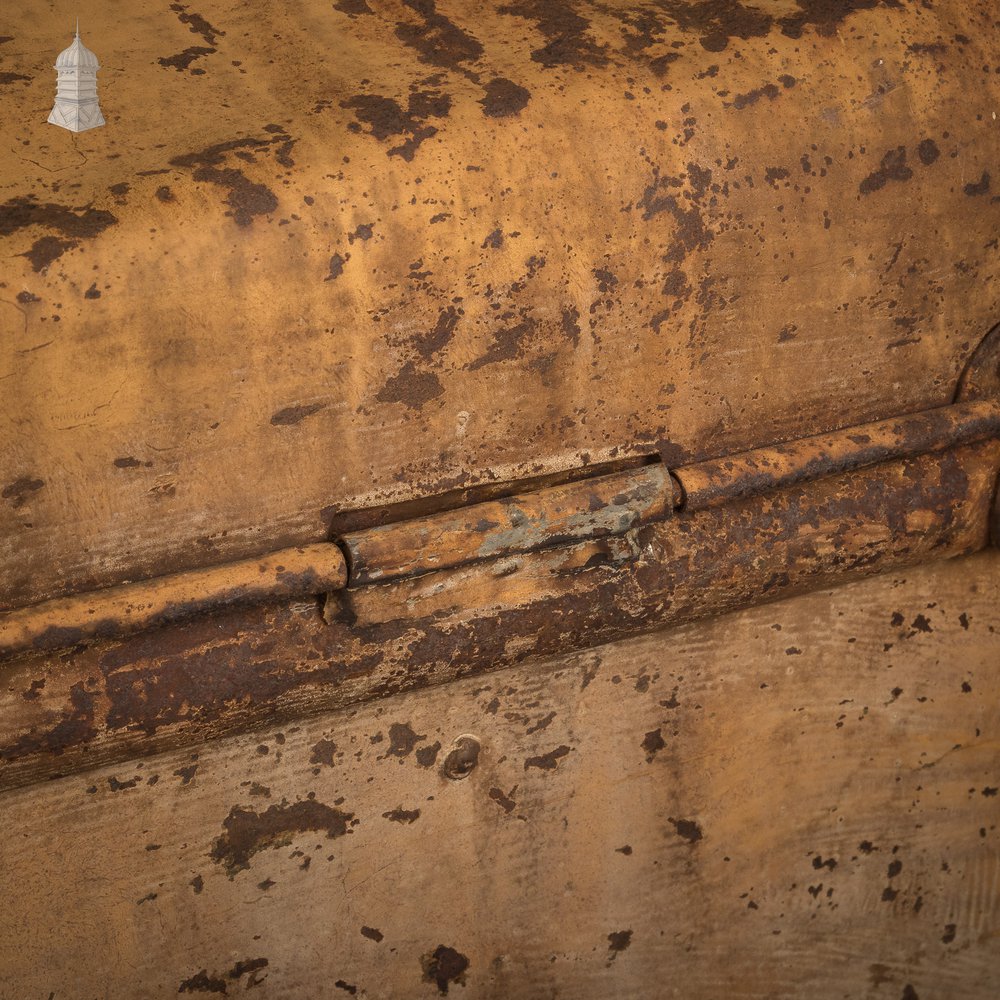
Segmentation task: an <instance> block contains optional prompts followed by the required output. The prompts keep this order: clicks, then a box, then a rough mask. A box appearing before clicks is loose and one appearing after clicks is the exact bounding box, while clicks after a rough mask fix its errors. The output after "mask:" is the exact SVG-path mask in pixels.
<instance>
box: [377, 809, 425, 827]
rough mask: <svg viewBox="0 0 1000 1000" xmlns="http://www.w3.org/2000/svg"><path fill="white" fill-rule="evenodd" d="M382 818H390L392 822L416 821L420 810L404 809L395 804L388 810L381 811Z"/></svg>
mask: <svg viewBox="0 0 1000 1000" xmlns="http://www.w3.org/2000/svg"><path fill="white" fill-rule="evenodd" d="M382 818H383V819H387V820H390V821H391V822H393V823H407V824H409V823H416V821H417V820H418V819H420V810H419V809H404V808H403V807H402V806H397V807H396V808H395V809H391V810H390V811H389V812H384V813H382Z"/></svg>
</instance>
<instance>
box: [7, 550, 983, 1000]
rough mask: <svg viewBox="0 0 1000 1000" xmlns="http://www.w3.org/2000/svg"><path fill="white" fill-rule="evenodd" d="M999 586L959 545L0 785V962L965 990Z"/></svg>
mask: <svg viewBox="0 0 1000 1000" xmlns="http://www.w3.org/2000/svg"><path fill="white" fill-rule="evenodd" d="M998 602H1000V554H998V553H995V552H993V553H982V554H980V555H977V556H973V557H970V558H968V559H962V560H956V561H953V562H950V563H946V564H943V565H933V566H924V567H920V568H918V569H914V570H912V571H906V572H904V573H898V574H893V575H885V576H881V577H876V578H872V579H869V580H866V581H864V582H860V583H855V584H851V585H848V586H846V587H842V588H838V589H836V590H834V591H830V592H823V593H818V594H814V595H810V596H805V597H800V598H796V599H794V600H791V601H783V602H780V603H776V604H773V605H770V606H768V607H758V608H754V609H751V610H749V611H745V612H740V613H737V614H732V615H728V616H726V617H725V618H722V619H719V620H716V621H712V622H704V623H699V624H695V625H691V626H685V627H682V628H679V629H675V630H673V631H671V632H669V633H659V634H657V635H651V636H647V637H644V638H639V639H633V640H629V641H627V642H621V643H616V644H613V645H609V646H603V647H601V648H599V649H594V650H591V651H589V652H584V653H578V654H573V655H570V656H565V655H560V656H558V657H556V658H555V659H553V660H549V661H546V662H541V663H539V662H534V663H531V664H524V665H521V666H518V667H516V668H513V669H510V670H505V671H502V672H498V673H495V674H493V675H491V676H489V677H480V678H470V679H468V680H465V681H461V682H458V683H456V684H452V685H447V686H444V687H438V688H434V689H431V690H427V691H421V692H414V693H411V694H408V695H403V696H396V697H393V698H389V699H386V700H383V701H381V702H375V703H369V704H366V705H362V706H358V707H356V708H355V709H352V710H350V711H347V712H340V713H336V714H331V715H324V716H320V717H316V718H312V719H309V720H307V721H302V722H298V723H295V724H293V725H291V726H290V727H285V726H274V725H271V726H269V727H268V728H266V729H264V730H262V731H261V732H259V733H257V734H248V735H244V736H240V737H238V738H236V739H231V740H224V741H219V742H215V743H212V744H208V745H205V746H200V747H197V748H192V749H191V750H188V751H184V752H180V751H178V752H172V753H170V754H166V755H162V756H158V757H155V758H150V759H146V760H144V761H131V762H123V763H120V764H117V765H115V766H113V767H107V768H102V769H100V770H98V771H94V772H91V773H90V774H86V775H79V776H76V777H72V778H67V779H64V780H61V781H57V782H52V783H49V784H43V785H37V786H34V787H33V788H31V789H25V790H23V791H18V792H13V793H11V792H8V793H5V794H3V795H2V796H0V810H2V814H3V837H2V838H0V896H2V898H3V900H4V905H3V907H2V908H0V965H2V968H3V973H4V974H3V976H2V977H0V996H3V997H4V1000H7V998H10V1000H25V998H32V997H41V998H46V997H49V996H54V997H55V998H56V1000H60V998H66V1000H69V998H73V1000H85V998H86V1000H89V998H92V997H101V998H104V1000H145V998H158V1000H159V998H162V997H168V996H181V997H187V996H193V997H200V996H202V995H205V996H216V995H218V996H222V995H225V996H240V997H242V996H244V995H247V996H249V997H257V998H259V1000H279V998H280V1000H302V998H305V997H317V998H318V997H323V998H336V997H340V996H344V997H350V996H355V997H358V998H361V997H367V998H370V1000H384V998H389V997H394V998H415V1000H419V998H426V1000H431V998H435V997H440V996H442V995H443V994H444V993H445V992H446V991H447V995H448V996H449V997H453V998H468V1000H537V998H539V997H552V998H564V1000H608V998H610V997H628V998H634V1000H646V998H648V1000H662V998H664V997H676V998H679V1000H719V998H720V997H733V998H737V1000H765V998H768V1000H803V998H809V1000H843V998H844V997H848V998H852V1000H862V998H865V1000H877V998H888V1000H935V998H948V1000H994V998H995V997H996V996H997V994H998V992H1000V973H998V969H997V962H996V957H997V956H996V947H995V942H996V939H997V936H998V934H1000V892H998V886H1000V877H998V876H1000V794H998V792H997V788H998V786H1000V751H998V747H1000V717H998V714H997V711H996V705H997V702H998V700H1000V673H998V671H997V669H996V668H997V662H998V656H1000V639H998V633H997V631H996V628H995V624H996V608H997V606H998ZM466 735H469V736H473V737H475V739H476V740H477V741H478V743H479V752H478V754H476V755H474V764H473V763H472V761H473V755H471V754H469V753H468V752H466V753H465V755H464V759H465V761H466V763H465V767H464V770H466V771H468V775H467V777H465V778H464V780H458V781H456V780H450V779H449V778H448V777H447V776H446V775H447V774H453V773H455V770H456V769H455V767H454V759H452V763H449V764H447V765H446V762H447V761H448V760H449V758H450V756H451V750H452V747H453V745H454V744H455V742H456V740H457V739H458V738H460V737H462V736H466ZM470 765H471V766H470ZM460 770H461V769H460Z"/></svg>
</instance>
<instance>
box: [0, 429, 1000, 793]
mask: <svg viewBox="0 0 1000 1000" xmlns="http://www.w3.org/2000/svg"><path fill="white" fill-rule="evenodd" d="M998 464H1000V442H996V441H993V442H984V443H981V444H977V445H967V446H965V447H964V448H960V449H955V450H952V451H949V452H943V453H934V454H928V455H923V456H920V457H918V458H915V459H911V460H906V461H898V462H894V463H887V464H886V465H883V466H878V467H875V468H869V469H862V470H859V471H857V472H854V473H850V474H848V475H845V476H843V477H833V478H828V479H822V480H819V481H817V482H814V483H806V484H803V485H801V486H798V487H795V488H790V489H787V490H783V491H776V492H774V493H770V494H766V495H764V496H762V497H753V498H750V499H747V500H743V501H740V502H738V503H733V504H729V505H726V506H723V507H711V508H708V509H707V510H704V511H700V512H696V513H694V514H690V515H686V514H684V512H678V513H677V514H675V515H674V517H672V518H670V519H669V520H667V521H661V522H657V523H654V524H650V525H647V526H645V527H642V528H639V529H637V530H634V531H632V532H630V533H629V534H627V535H624V536H615V537H611V538H604V539H598V540H595V541H588V542H584V543H580V544H578V545H570V546H565V547H562V548H555V549H547V550H544V551H541V552H533V553H528V554H526V555H524V556H520V557H512V558H509V559H499V560H496V561H493V562H489V563H482V564H476V565H470V566H466V567H462V568H459V569H456V570H451V571H442V572H439V573H432V574H426V575H423V576H420V577H413V578H404V579H400V580H396V581H390V582H388V583H385V584H379V585H372V586H368V587H359V588H356V589H353V590H349V591H342V592H340V593H339V594H333V595H331V597H330V598H329V599H328V602H327V605H326V608H325V619H326V620H324V618H323V617H321V616H320V614H319V611H318V608H317V606H316V605H315V603H303V604H292V605H289V604H280V603H279V604H272V605H267V606H261V607H258V608H250V609H245V610H234V611H232V612H229V613H219V614H217V615H209V616H205V617H203V618H201V619H197V620H194V621H192V622H189V623H184V624H181V625H177V626H175V627H168V628H164V629H161V630H151V631H149V632H146V633H144V634H141V635H136V636H131V637H126V638H123V639H117V640H108V641H105V642H95V643H92V644H89V645H88V644H84V643H81V644H79V645H77V646H76V647H73V648H72V649H68V650H64V651H58V652H53V653H50V654H48V655H42V654H30V655H26V656H22V657H20V658H18V659H16V660H13V661H11V662H10V663H8V664H7V665H5V667H4V670H3V674H2V675H0V676H2V677H3V680H4V685H3V688H2V689H0V784H2V785H3V786H10V785H14V784H22V783H25V782H29V781H33V780H39V779H41V778H46V777H51V776H52V775H53V774H59V773H69V772H71V771H74V770H79V769H80V768H82V767H86V766H92V765H93V764H95V763H97V762H103V761H107V760H118V761H121V760H124V759H126V758H127V757H128V756H129V755H133V754H147V753H150V752H153V751H155V750H158V749H163V748H165V747H168V746H176V745H179V744H192V743H198V742H202V741H204V740H206V739H209V738H211V737H214V736H218V735H220V734H223V733H226V732H233V731H235V730H239V729H241V728H246V727H248V726H252V725H261V724H264V723H266V722H268V721H272V720H274V719H277V718H281V719H290V718H295V717H297V716H300V715H303V714H307V713H310V712H316V711H321V710H324V709H330V708H334V707H340V706H344V705H347V704H350V703H354V702H358V701H365V700H368V699H372V698H377V697H381V696H385V695H389V694H393V693H396V692H398V691H401V690H408V689H412V688H415V687H426V686H428V685H431V684H435V683H440V682H442V681H447V680H453V679H455V678H456V677H462V676H466V675H469V674H475V673H483V672H486V671H490V670H493V669H495V668H497V667H499V666H503V665H505V664H510V663H513V662H517V661H519V660H523V659H526V658H528V657H532V656H539V655H549V654H554V653H559V652H565V651H568V650H570V649H574V648H579V647H580V646H588V645H594V644H596V643H599V642H606V641H610V640H613V639H618V638H621V637H623V636H627V635H630V634H634V633H635V632H639V631H644V630H650V629H655V628H660V627H662V626H664V625H672V624H679V623H682V622H686V621H690V620H692V619H696V618H703V617H706V616H711V615H713V614H718V613H720V612H723V611H727V610H730V609H732V608H736V607H744V606H747V605H752V604H755V603H759V602H761V601H767V600H772V599H775V598H777V597H780V596H783V595H788V594H793V593H800V592H802V591H805V590H809V589H812V588H816V587H823V586H828V585H831V584H833V583H836V582H841V581H843V580H846V579H851V578H852V577H857V576H862V575H866V574H870V573H875V572H879V571H883V572H885V571H888V570H892V569H897V568H898V567H900V566H905V565H908V564H912V563H916V562H921V561H925V560H930V559H942V558H945V557H947V556H955V555H961V554H965V553H970V552H975V551H977V550H979V549H981V548H982V547H983V546H984V545H986V544H987V541H988V538H989V512H990V509H991V506H992V503H993V497H994V492H995V484H996V470H997V466H998Z"/></svg>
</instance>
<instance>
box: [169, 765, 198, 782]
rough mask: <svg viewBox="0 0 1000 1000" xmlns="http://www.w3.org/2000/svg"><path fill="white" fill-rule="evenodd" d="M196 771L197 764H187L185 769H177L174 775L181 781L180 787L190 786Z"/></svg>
mask: <svg viewBox="0 0 1000 1000" xmlns="http://www.w3.org/2000/svg"><path fill="white" fill-rule="evenodd" d="M197 770H198V765H197V764H188V765H187V766H186V767H179V768H177V770H176V771H174V774H175V775H176V776H177V777H178V778H180V779H181V785H182V786H183V785H190V784H191V781H192V779H193V778H194V776H195V773H196V772H197Z"/></svg>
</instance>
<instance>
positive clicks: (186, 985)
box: [177, 969, 227, 996]
mask: <svg viewBox="0 0 1000 1000" xmlns="http://www.w3.org/2000/svg"><path fill="white" fill-rule="evenodd" d="M177 992H178V993H221V994H223V996H225V995H226V992H227V987H226V981H225V980H224V979H219V978H218V977H216V976H209V974H208V970H207V969H202V970H201V972H197V973H195V974H194V975H193V976H192V977H191V978H190V979H185V980H184V981H183V982H182V983H181V984H180V986H178V987H177Z"/></svg>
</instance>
